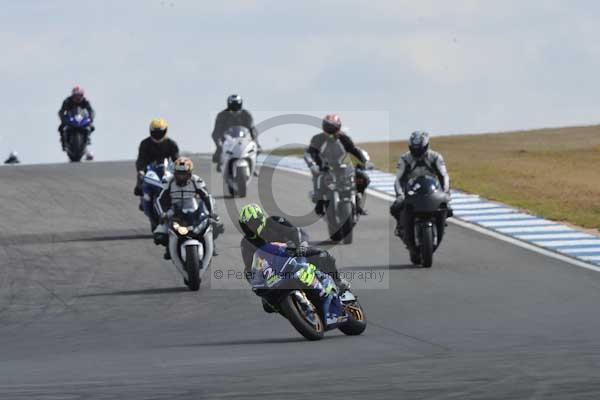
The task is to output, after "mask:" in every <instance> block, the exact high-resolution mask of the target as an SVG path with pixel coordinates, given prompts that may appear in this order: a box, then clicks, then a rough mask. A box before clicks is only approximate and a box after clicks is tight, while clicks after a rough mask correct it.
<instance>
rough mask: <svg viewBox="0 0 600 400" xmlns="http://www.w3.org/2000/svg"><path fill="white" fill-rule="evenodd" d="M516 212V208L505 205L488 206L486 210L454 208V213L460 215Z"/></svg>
mask: <svg viewBox="0 0 600 400" xmlns="http://www.w3.org/2000/svg"><path fill="white" fill-rule="evenodd" d="M516 212H517V211H516V210H512V209H510V208H506V207H498V208H489V209H487V210H454V214H456V215H457V216H461V217H462V216H465V215H470V216H475V215H484V214H510V213H516Z"/></svg>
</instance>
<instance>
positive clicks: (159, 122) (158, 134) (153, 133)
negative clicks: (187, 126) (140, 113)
mask: <svg viewBox="0 0 600 400" xmlns="http://www.w3.org/2000/svg"><path fill="white" fill-rule="evenodd" d="M168 128H169V126H168V125H167V121H165V120H164V119H162V118H155V119H153V120H152V121H150V137H152V139H153V140H154V141H155V142H161V141H162V140H163V139H164V138H165V136H167V129H168Z"/></svg>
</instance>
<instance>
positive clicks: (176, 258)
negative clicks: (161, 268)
mask: <svg viewBox="0 0 600 400" xmlns="http://www.w3.org/2000/svg"><path fill="white" fill-rule="evenodd" d="M169 213H170V214H171V216H170V218H169V222H168V233H169V243H168V246H169V251H170V253H171V260H172V261H173V264H175V267H176V268H177V270H178V271H179V273H180V274H181V275H182V276H183V279H184V282H185V284H186V286H187V287H188V288H189V289H190V290H192V291H196V290H198V289H200V283H201V281H202V275H203V273H204V272H205V271H206V270H207V268H208V266H209V265H210V262H211V260H212V256H213V250H214V242H213V227H212V220H211V218H210V213H209V212H208V210H207V209H206V206H205V205H204V203H203V202H201V201H198V199H196V198H195V197H192V198H186V199H183V204H181V205H179V204H177V205H176V206H174V207H173V211H172V212H169Z"/></svg>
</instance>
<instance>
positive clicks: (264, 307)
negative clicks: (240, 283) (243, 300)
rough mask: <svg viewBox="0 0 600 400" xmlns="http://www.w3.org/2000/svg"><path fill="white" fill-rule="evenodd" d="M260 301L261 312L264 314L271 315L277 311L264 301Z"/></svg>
mask: <svg viewBox="0 0 600 400" xmlns="http://www.w3.org/2000/svg"><path fill="white" fill-rule="evenodd" d="M260 300H261V301H262V306H263V310H265V312H266V313H269V314H271V313H274V312H277V310H275V309H274V308H273V307H272V306H271V305H270V304H269V303H268V302H267V301H266V300H265V299H263V298H261V299H260Z"/></svg>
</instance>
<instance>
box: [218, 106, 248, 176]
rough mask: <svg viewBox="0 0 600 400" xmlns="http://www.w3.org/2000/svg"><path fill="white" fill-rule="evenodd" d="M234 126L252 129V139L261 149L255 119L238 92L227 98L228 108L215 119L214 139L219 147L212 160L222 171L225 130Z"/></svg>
mask: <svg viewBox="0 0 600 400" xmlns="http://www.w3.org/2000/svg"><path fill="white" fill-rule="evenodd" d="M233 126H244V127H246V128H248V130H249V131H250V135H252V139H253V140H254V141H256V145H257V147H258V149H259V150H260V145H259V144H258V140H257V138H258V133H257V132H256V128H255V127H254V119H253V118H252V114H250V112H249V111H248V110H246V109H244V108H242V97H241V96H240V95H238V94H232V95H231V96H229V97H228V98H227V108H226V109H225V110H223V111H221V112H220V113H219V114H217V119H216V120H215V128H214V129H213V132H212V139H213V141H214V142H215V146H216V147H217V149H216V150H215V154H213V157H212V161H213V163H216V164H217V171H219V172H221V164H220V161H221V152H222V151H223V141H224V140H225V131H227V129H229V128H231V127H233Z"/></svg>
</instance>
